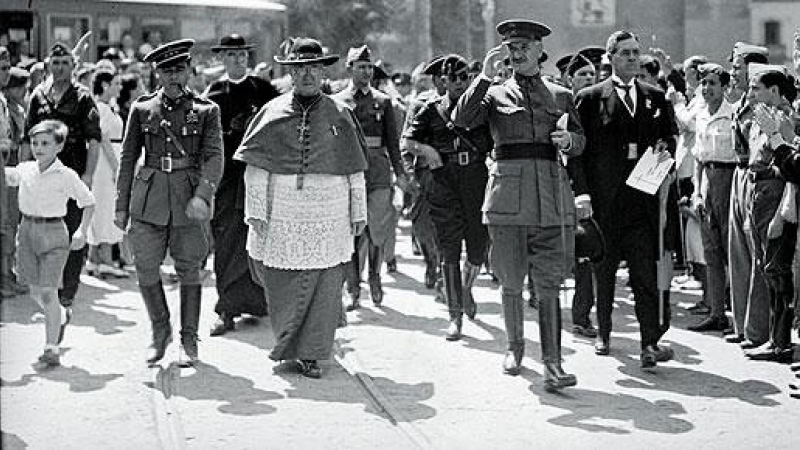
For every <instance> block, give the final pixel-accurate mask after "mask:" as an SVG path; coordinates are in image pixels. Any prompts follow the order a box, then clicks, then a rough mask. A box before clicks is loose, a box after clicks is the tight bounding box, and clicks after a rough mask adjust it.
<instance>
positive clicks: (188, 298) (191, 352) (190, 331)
mask: <svg viewBox="0 0 800 450" xmlns="http://www.w3.org/2000/svg"><path fill="white" fill-rule="evenodd" d="M201 289H202V286H201V285H199V284H190V285H181V350H182V354H181V361H180V363H181V366H183V367H190V366H193V365H194V364H195V363H196V362H197V361H198V357H197V326H198V323H199V322H200V292H201ZM184 356H185V358H184Z"/></svg>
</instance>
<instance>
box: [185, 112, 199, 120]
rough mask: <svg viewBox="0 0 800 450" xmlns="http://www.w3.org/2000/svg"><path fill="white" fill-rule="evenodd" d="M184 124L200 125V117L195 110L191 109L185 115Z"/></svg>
mask: <svg viewBox="0 0 800 450" xmlns="http://www.w3.org/2000/svg"><path fill="white" fill-rule="evenodd" d="M186 123H200V116H198V115H197V112H195V110H193V109H192V110H190V111H189V112H187V113H186Z"/></svg>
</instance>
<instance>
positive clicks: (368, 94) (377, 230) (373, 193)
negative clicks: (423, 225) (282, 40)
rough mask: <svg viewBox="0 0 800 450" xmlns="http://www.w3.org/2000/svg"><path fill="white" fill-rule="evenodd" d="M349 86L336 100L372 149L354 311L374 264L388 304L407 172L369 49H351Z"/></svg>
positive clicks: (378, 295)
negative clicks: (385, 274)
mask: <svg viewBox="0 0 800 450" xmlns="http://www.w3.org/2000/svg"><path fill="white" fill-rule="evenodd" d="M346 64H347V72H348V74H349V75H350V82H349V84H348V86H347V87H346V88H345V89H344V90H342V91H341V92H339V93H337V94H335V95H333V96H332V97H333V98H334V99H335V100H338V101H340V102H343V103H345V104H347V105H348V106H350V108H351V109H352V110H353V112H354V113H355V115H356V117H357V118H358V122H359V124H360V125H361V128H362V130H363V131H364V137H365V139H366V143H367V147H368V152H367V153H368V158H367V159H368V162H369V169H368V170H367V174H366V178H367V209H368V214H367V229H366V230H365V231H364V233H362V234H361V235H360V236H357V237H356V240H355V249H354V252H353V258H352V264H351V267H350V268H349V269H348V275H347V290H348V293H349V294H350V300H351V303H350V305H348V310H353V309H357V308H359V307H360V303H359V297H360V292H361V287H360V284H361V272H362V269H363V268H364V266H365V265H368V266H369V271H368V272H369V290H370V295H371V297H372V302H373V303H374V304H375V305H376V306H380V304H381V303H382V302H383V287H382V283H381V266H382V264H383V249H384V244H385V243H386V242H387V240H388V239H389V234H390V233H394V232H395V227H394V221H393V217H394V216H393V215H394V207H393V206H392V201H391V194H392V172H394V174H395V176H396V177H397V178H398V179H403V180H404V181H407V180H405V170H404V168H403V162H402V159H401V157H400V139H399V136H398V127H397V124H396V122H395V120H396V119H395V112H394V108H393V106H392V100H391V98H389V96H388V95H386V94H384V93H383V92H381V91H379V90H377V89H375V88H373V87H371V86H370V82H371V81H372V79H373V77H374V74H375V63H374V62H373V60H372V54H371V52H370V50H369V47H367V46H366V45H362V46H359V47H353V48H351V49H350V50H349V51H348V52H347V59H346ZM362 246H364V247H366V248H367V256H368V257H367V261H368V264H365V263H367V261H361V258H360V255H361V254H362V252H361V251H360V249H361V248H362Z"/></svg>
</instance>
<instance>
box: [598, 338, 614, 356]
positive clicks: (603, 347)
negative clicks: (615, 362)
mask: <svg viewBox="0 0 800 450" xmlns="http://www.w3.org/2000/svg"><path fill="white" fill-rule="evenodd" d="M609 353H611V346H610V345H609V343H608V339H603V338H598V339H597V340H596V341H595V342H594V354H595V355H599V356H608V354H609Z"/></svg>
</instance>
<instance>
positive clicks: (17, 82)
mask: <svg viewBox="0 0 800 450" xmlns="http://www.w3.org/2000/svg"><path fill="white" fill-rule="evenodd" d="M30 78H31V74H30V72H28V71H27V70H25V69H21V68H19V67H12V68H11V69H9V70H8V84H7V85H6V87H7V88H9V89H13V88H15V87H19V86H25V85H26V84H28V80H29V79H30Z"/></svg>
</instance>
